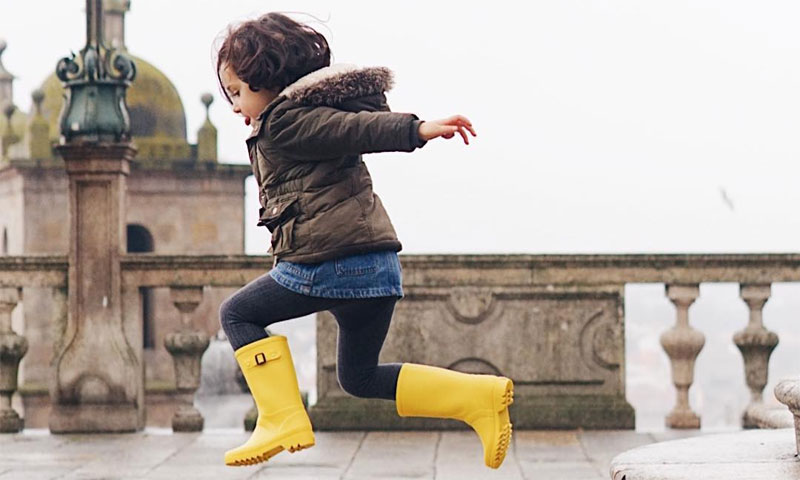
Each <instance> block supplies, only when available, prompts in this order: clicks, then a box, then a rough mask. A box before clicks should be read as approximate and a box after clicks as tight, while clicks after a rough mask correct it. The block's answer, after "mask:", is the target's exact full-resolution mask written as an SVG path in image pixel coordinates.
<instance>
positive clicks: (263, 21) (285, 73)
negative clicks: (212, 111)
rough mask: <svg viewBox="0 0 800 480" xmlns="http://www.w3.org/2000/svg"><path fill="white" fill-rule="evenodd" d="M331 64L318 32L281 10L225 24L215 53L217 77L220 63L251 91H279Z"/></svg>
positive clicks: (325, 41)
mask: <svg viewBox="0 0 800 480" xmlns="http://www.w3.org/2000/svg"><path fill="white" fill-rule="evenodd" d="M330 64H331V50H330V48H329V47H328V41H327V40H325V37H324V36H322V34H321V33H319V32H317V31H316V30H314V29H313V28H311V27H309V26H308V25H303V24H302V23H299V22H296V21H294V20H292V19H291V18H289V17H287V16H286V15H283V14H281V13H275V12H270V13H267V14H265V15H262V16H261V17H259V18H257V19H256V20H249V21H247V22H244V23H242V24H240V25H237V26H235V27H229V29H228V32H227V35H226V36H225V39H224V41H223V42H222V45H221V46H220V47H219V50H218V52H217V80H218V81H219V84H220V87H221V88H222V93H223V94H224V95H225V98H226V99H227V100H228V102H231V99H230V97H229V96H228V92H226V91H225V88H224V86H223V85H222V79H221V78H220V69H221V67H222V66H223V65H226V66H229V68H231V69H232V70H233V71H234V73H236V76H237V77H239V78H240V79H242V81H244V82H245V83H247V84H248V85H249V86H250V89H251V90H253V91H258V90H260V89H262V88H265V89H267V90H277V91H281V90H283V89H284V88H285V87H286V86H287V85H290V84H292V83H294V82H295V81H296V80H297V79H298V78H300V77H302V76H304V75H307V74H308V73H311V72H313V71H314V70H318V69H320V68H322V67H327V66H328V65H330Z"/></svg>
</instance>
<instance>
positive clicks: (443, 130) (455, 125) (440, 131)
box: [419, 115, 477, 145]
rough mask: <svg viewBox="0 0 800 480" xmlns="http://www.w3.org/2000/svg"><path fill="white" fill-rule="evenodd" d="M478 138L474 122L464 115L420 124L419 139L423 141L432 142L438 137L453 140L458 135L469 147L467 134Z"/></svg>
mask: <svg viewBox="0 0 800 480" xmlns="http://www.w3.org/2000/svg"><path fill="white" fill-rule="evenodd" d="M465 129H466V130H469V133H471V134H472V136H473V137H476V136H477V134H476V133H475V129H474V128H472V122H470V121H469V119H468V118H467V117H465V116H463V115H453V116H452V117H448V118H444V119H441V120H431V121H425V122H422V123H420V124H419V138H421V139H422V140H425V141H427V140H431V139H434V138H436V137H442V138H448V139H449V138H453V136H455V134H456V133H458V134H460V135H461V138H463V139H464V143H466V144H467V145H469V137H467V132H466V131H465Z"/></svg>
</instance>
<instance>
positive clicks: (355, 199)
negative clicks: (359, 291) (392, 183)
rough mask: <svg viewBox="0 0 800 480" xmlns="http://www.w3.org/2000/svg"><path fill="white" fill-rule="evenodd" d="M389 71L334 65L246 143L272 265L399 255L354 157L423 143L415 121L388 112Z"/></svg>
mask: <svg viewBox="0 0 800 480" xmlns="http://www.w3.org/2000/svg"><path fill="white" fill-rule="evenodd" d="M392 83H393V79H392V72H391V71H390V70H388V69H387V68H382V67H373V68H357V67H355V66H352V65H332V66H330V67H325V68H322V69H319V70H316V71H314V72H312V73H310V74H308V75H306V76H304V77H302V78H300V79H299V80H297V81H296V82H294V83H293V84H291V85H289V86H288V87H286V88H285V89H284V90H283V91H281V92H280V94H279V95H278V96H277V97H276V98H275V99H274V100H273V101H272V102H270V103H269V105H267V107H266V108H265V109H264V111H263V112H262V114H261V115H260V116H259V117H258V118H257V119H255V120H254V122H253V131H252V133H251V135H250V137H249V138H248V139H247V147H248V152H249V154H250V163H251V165H252V167H253V174H254V176H255V179H256V182H257V183H258V194H259V202H260V203H261V209H260V218H259V222H258V225H259V226H262V225H263V226H266V227H267V228H268V229H269V230H270V232H272V241H271V243H272V246H271V248H270V253H272V255H273V260H274V262H273V264H275V263H277V262H278V261H279V260H287V261H292V262H299V263H316V262H322V261H325V260H329V259H332V258H337V257H342V256H346V255H352V254H357V253H366V252H371V251H377V250H393V251H400V249H401V248H402V245H401V244H400V242H399V240H398V239H397V235H396V233H395V230H394V227H393V226H392V222H391V221H390V220H389V216H388V214H387V213H386V210H384V208H383V205H382V203H381V201H380V199H379V198H378V196H377V195H376V194H375V193H374V192H373V191H372V180H371V178H370V174H369V171H368V170H367V166H366V164H365V163H364V161H363V160H362V157H361V155H362V154H364V153H372V152H387V151H404V152H410V151H413V150H414V149H416V148H419V147H422V146H423V145H424V144H425V142H424V141H422V140H420V138H419V133H418V132H419V124H420V123H421V121H420V120H419V119H418V118H417V116H416V115H413V114H409V113H394V112H390V111H389V107H388V105H387V103H386V96H385V92H386V91H388V90H389V89H391V87H392Z"/></svg>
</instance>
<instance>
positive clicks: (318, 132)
mask: <svg viewBox="0 0 800 480" xmlns="http://www.w3.org/2000/svg"><path fill="white" fill-rule="evenodd" d="M276 113H277V112H276ZM420 123H422V122H421V121H420V120H419V118H417V116H416V115H414V114H411V113H396V112H383V111H378V112H374V111H360V112H348V111H345V110H339V109H337V108H333V107H325V106H309V107H296V108H292V109H288V110H286V111H285V112H282V113H281V114H280V115H275V116H274V117H272V118H270V119H269V120H268V123H267V126H266V127H267V133H268V136H269V138H270V143H271V144H272V146H273V147H274V148H276V149H277V150H279V151H281V152H282V153H283V154H284V156H286V157H287V158H292V159H294V160H299V161H315V160H328V159H331V158H333V157H340V156H342V155H358V154H361V153H374V152H392V151H401V152H410V151H413V150H414V149H416V148H420V147H422V146H423V145H425V143H426V142H425V141H424V140H421V139H420V138H419V124H420Z"/></svg>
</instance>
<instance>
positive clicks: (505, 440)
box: [396, 363, 514, 468]
mask: <svg viewBox="0 0 800 480" xmlns="http://www.w3.org/2000/svg"><path fill="white" fill-rule="evenodd" d="M396 397H397V413H398V414H399V415H400V416H401V417H432V418H455V419H457V420H461V421H464V422H466V423H467V424H469V425H470V426H471V427H472V428H473V430H475V432H476V433H477V434H478V436H479V437H480V438H481V444H483V460H484V463H486V466H487V467H491V468H498V467H500V465H501V464H502V463H503V460H504V459H505V457H506V450H508V445H509V443H510V442H511V421H510V419H509V417H508V406H509V405H511V403H512V402H513V401H514V384H513V382H512V381H511V380H510V379H508V378H505V377H498V376H495V375H473V374H468V373H461V372H456V371H453V370H447V369H445V368H438V367H431V366H427V365H417V364H414V363H404V364H403V366H402V368H401V369H400V377H399V378H398V379H397V394H396Z"/></svg>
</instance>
